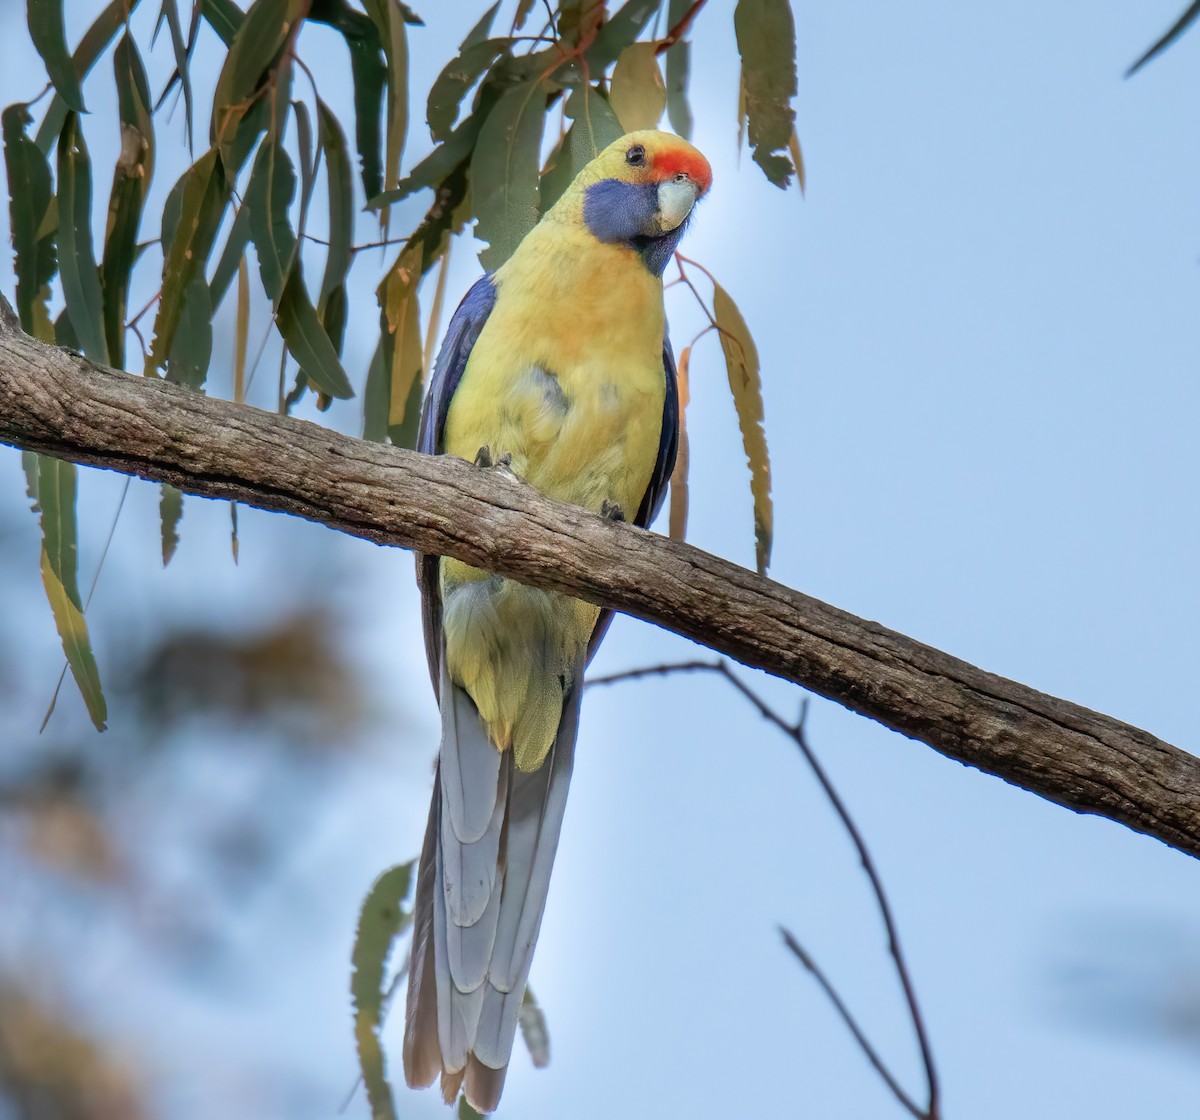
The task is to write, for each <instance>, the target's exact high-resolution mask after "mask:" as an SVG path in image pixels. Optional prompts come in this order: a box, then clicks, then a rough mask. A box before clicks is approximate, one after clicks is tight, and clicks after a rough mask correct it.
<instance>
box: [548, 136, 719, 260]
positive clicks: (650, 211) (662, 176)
mask: <svg viewBox="0 0 1200 1120" xmlns="http://www.w3.org/2000/svg"><path fill="white" fill-rule="evenodd" d="M711 183H712V169H711V168H710V167H709V165H708V160H706V159H705V158H704V156H702V155H701V154H700V153H699V152H698V151H697V150H696V149H695V148H693V147H692V145H691V144H689V143H688V142H687V141H686V140H681V139H680V138H679V137H678V136H672V135H671V134H670V133H667V132H656V131H653V130H646V131H643V132H630V133H627V134H626V135H624V136H622V137H621V139H620V140H617V141H615V142H614V143H612V144H610V145H609V146H608V147H607V148H605V149H604V151H602V152H601V153H600V154H599V155H598V156H597V157H596V158H595V159H594V160H592V162H591V163H589V164H588V165H587V166H586V167H585V168H584V169H583V170H582V171H581V172H580V173H579V177H578V178H577V179H576V180H575V182H574V184H572V187H571V193H577V194H578V196H579V198H580V201H581V203H582V217H583V221H584V224H585V225H586V226H587V228H588V230H589V232H590V233H591V234H592V235H593V236H594V237H596V238H597V239H598V240H600V241H604V242H608V243H617V244H623V245H627V246H629V247H630V248H632V249H634V250H636V251H637V252H638V253H639V254H641V256H642V259H643V260H644V261H645V262H646V267H647V268H649V269H650V271H651V272H653V273H655V274H656V275H659V276H661V275H662V272H663V269H665V268H666V266H667V262H668V261H669V260H670V259H671V254H672V253H674V251H675V247H676V245H677V244H678V243H679V239H680V238H681V237H682V236H683V230H684V227H685V226H686V225H687V221H688V218H690V217H691V214H692V209H693V207H694V206H695V205H696V200H697V199H699V198H700V197H702V196H703V195H704V193H705V192H706V191H707V190H708V188H709V186H710V185H711Z"/></svg>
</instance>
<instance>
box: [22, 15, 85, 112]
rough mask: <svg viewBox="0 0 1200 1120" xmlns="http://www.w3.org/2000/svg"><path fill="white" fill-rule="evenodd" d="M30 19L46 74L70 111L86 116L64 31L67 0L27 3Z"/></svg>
mask: <svg viewBox="0 0 1200 1120" xmlns="http://www.w3.org/2000/svg"><path fill="white" fill-rule="evenodd" d="M25 12H26V18H27V20H28V23H29V37H30V39H32V40H33V45H34V46H35V47H36V48H37V52H38V54H40V55H41V56H42V61H43V62H44V63H45V64H46V73H48V74H49V75H50V81H51V82H53V83H54V88H55V90H56V91H57V92H58V95H59V96H60V97H61V98H62V99H63V101H64V102H66V105H67V108H68V109H71V110H72V111H74V112H76V113H86V112H87V108H86V107H85V106H84V104H83V89H82V88H81V87H80V83H79V75H78V74H77V73H76V72H75V65H74V63H73V62H72V61H71V56H70V54H69V53H68V52H67V36H66V31H65V30H64V28H63V0H27V2H26V9H25Z"/></svg>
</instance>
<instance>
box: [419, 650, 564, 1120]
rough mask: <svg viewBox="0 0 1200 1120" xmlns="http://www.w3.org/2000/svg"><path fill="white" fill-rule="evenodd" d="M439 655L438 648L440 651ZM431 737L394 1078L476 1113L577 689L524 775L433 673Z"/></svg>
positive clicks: (503, 1018) (538, 898)
mask: <svg viewBox="0 0 1200 1120" xmlns="http://www.w3.org/2000/svg"><path fill="white" fill-rule="evenodd" d="M442 664H443V666H444V665H445V658H444V657H443V658H442ZM440 693H441V709H442V745H441V752H440V754H439V756H438V767H437V777H436V779H435V781H434V786H433V804H432V805H431V806H430V809H429V824H428V826H427V827H426V830H425V844H424V848H423V849H422V852H421V862H420V866H419V869H418V872H417V893H416V904H415V913H414V917H413V942H412V961H411V965H410V969H409V979H408V1007H407V1016H406V1021H405V1025H404V1076H405V1080H406V1081H407V1082H408V1084H409V1085H411V1086H414V1087H418V1088H423V1087H424V1086H426V1085H430V1084H432V1083H433V1081H434V1079H435V1078H436V1077H437V1076H438V1075H439V1074H440V1075H441V1078H442V1095H443V1096H444V1097H445V1099H446V1101H447V1103H453V1101H454V1100H455V1098H456V1097H457V1096H458V1091H459V1089H460V1087H461V1088H462V1089H463V1091H464V1092H465V1094H466V1098H467V1101H468V1102H469V1103H470V1105H471V1106H472V1107H473V1108H474V1109H476V1110H477V1111H479V1112H491V1111H493V1110H494V1109H495V1107H496V1105H497V1103H498V1102H499V1100H500V1091H501V1089H503V1087H504V1076H505V1073H506V1072H507V1070H508V1060H509V1055H510V1054H511V1053H512V1046H513V1039H514V1037H515V1035H516V1030H517V1018H518V1015H519V1014H520V1010H521V1000H522V998H523V997H524V995H525V985H526V982H527V981H528V979H529V964H530V961H531V960H532V958H533V947H534V945H535V944H536V943H537V937H538V930H539V929H540V928H541V924H542V912H543V910H544V909H545V906H546V892H547V890H548V889H549V886H550V871H551V868H552V867H553V864H554V853H555V849H556V848H557V847H558V837H559V832H560V830H561V828H562V819H563V810H564V809H565V807H566V803H567V787H568V785H569V784H570V780H571V766H572V763H573V762H574V757H575V736H576V734H577V732H578V728H579V703H580V698H581V695H582V693H581V688H580V686H579V685H578V684H577V685H576V686H575V687H574V688H572V689H571V691H570V692H568V693H567V695H566V697H565V698H564V701H563V714H562V720H561V722H560V723H559V727H558V734H557V736H556V737H555V740H554V746H553V747H552V748H551V749H550V753H549V754H548V755H547V757H546V760H545V762H543V763H542V766H541V767H540V768H539V769H538V770H535V771H533V772H531V773H525V772H523V771H521V770H518V769H517V768H516V767H515V766H514V765H513V757H512V751H511V750H510V751H505V752H500V751H498V750H497V749H496V748H495V746H493V745H492V743H491V741H490V740H489V739H488V735H487V732H486V731H485V730H484V727H483V724H482V723H481V722H480V719H479V714H478V712H477V711H476V710H475V705H474V703H473V702H472V700H471V698H470V697H469V696H468V695H467V693H466V692H465V691H464V690H463V689H461V688H459V687H458V686H457V685H455V684H453V683H452V682H451V681H450V680H449V678H448V676H447V675H446V670H445V668H444V667H443V669H442V678H441V689H440Z"/></svg>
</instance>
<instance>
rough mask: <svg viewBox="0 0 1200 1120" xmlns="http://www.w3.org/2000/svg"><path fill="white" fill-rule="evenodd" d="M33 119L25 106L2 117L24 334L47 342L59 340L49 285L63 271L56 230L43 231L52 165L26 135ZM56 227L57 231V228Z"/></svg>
mask: <svg viewBox="0 0 1200 1120" xmlns="http://www.w3.org/2000/svg"><path fill="white" fill-rule="evenodd" d="M32 120H33V118H32V117H31V116H30V114H29V108H28V106H26V105H23V104H18V105H10V106H9V107H8V108H7V109H5V110H4V113H3V115H2V116H0V130H2V131H3V134H4V162H5V166H6V168H7V171H8V199H9V202H8V207H9V209H8V213H9V228H10V230H11V231H12V243H13V251H14V261H13V271H14V272H15V273H16V277H17V313H18V314H19V316H20V318H21V329H22V330H24V331H25V333H26V334H29V335H32V336H33V337H34V338H40V339H41V340H42V341H43V342H52V341H53V340H54V327H53V325H52V324H51V322H50V312H49V300H50V281H51V280H52V279H54V273H55V272H56V271H57V270H58V260H57V256H56V252H55V245H54V230H53V229H52V230H51V231H49V232H46V233H43V232H42V226H43V224H44V222H45V220H46V217H47V215H48V214H49V212H50V210H51V206H52V203H53V201H54V188H53V185H52V184H51V181H50V165H49V164H48V163H47V162H46V157H45V156H44V155H43V154H42V151H41V149H40V148H39V147H38V146H37V145H36V144H35V143H34V142H33V141H32V140H30V139H29V137H28V136H27V135H26V134H25V129H26V127H27V126H28V125H29V124H30V123H31V122H32ZM57 224H58V223H57V222H55V223H54V227H55V228H57Z"/></svg>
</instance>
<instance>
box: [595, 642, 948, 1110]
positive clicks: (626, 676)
mask: <svg viewBox="0 0 1200 1120" xmlns="http://www.w3.org/2000/svg"><path fill="white" fill-rule="evenodd" d="M698 672H699V673H716V674H717V675H718V676H721V677H724V678H725V680H727V681H728V682H729V683H730V684H731V685H732V686H733V687H734V688H735V689H737V691H738V692H740V693H741V694H742V696H744V697H745V698H746V699H747V700H748V701H749V702H750V703H751V704H752V705H753V706H754V707H755V708H757V709H758V713H759V715H761V716H762V717H763V719H765V720H767V721H768V722H769V723H772V724H774V725H775V726H776V727H777V728H778V729H779V730H780V731H782V732H783V733H784V734H785V735H786V736H787V737H788V738H789V739H791V740H792V742H794V743H795V744H796V747H797V749H798V750H799V751H800V753H801V754H802V755H803V756H804V761H805V762H807V763H808V766H809V768H810V769H811V770H812V772H813V774H814V776H815V777H816V779H817V783H818V784H819V785H820V787H821V790H822V792H823V793H824V794H825V796H826V798H827V799H828V801H829V803H830V805H831V806H832V807H833V811H834V812H835V813H836V814H837V817H838V819H839V820H840V821H841V822H842V826H843V827H844V828H845V830H846V832H847V833H848V834H849V836H850V840H851V842H852V843H853V844H854V848H855V850H856V851H857V852H858V858H859V861H860V862H861V863H862V867H863V871H865V872H866V875H867V879H868V880H869V881H870V884H871V891H872V893H873V894H874V895H875V902H876V904H877V905H878V907H879V913H880V916H881V918H882V919H883V925H884V929H885V930H886V932H887V939H888V952H889V954H890V955H891V958H892V963H893V964H894V965H895V968H896V975H897V977H898V978H899V980H900V987H901V989H902V991H903V993H904V1001H905V1003H906V1004H907V1006H908V1014H909V1018H910V1020H911V1021H912V1026H913V1032H914V1034H915V1035H916V1038H917V1045H918V1047H919V1049H920V1051H921V1061H922V1064H923V1065H924V1067H925V1082H926V1086H927V1088H928V1097H929V1103H928V1105H927V1106H926V1107H925V1108H921V1107H920V1106H919V1105H917V1104H916V1103H915V1102H914V1101H913V1099H912V1098H911V1097H910V1096H909V1095H908V1094H907V1093H906V1092H905V1091H904V1089H903V1088H902V1087H901V1085H900V1083H899V1082H898V1081H897V1080H896V1078H895V1076H894V1075H893V1074H892V1072H891V1071H890V1070H889V1069H888V1067H887V1065H886V1064H885V1063H884V1061H883V1059H882V1058H881V1057H880V1056H879V1053H878V1052H877V1051H876V1050H875V1048H874V1047H873V1046H872V1045H871V1043H870V1041H869V1040H868V1039H867V1037H866V1035H865V1034H864V1033H863V1030H862V1028H861V1027H859V1025H858V1022H857V1020H856V1019H855V1018H854V1016H853V1014H852V1013H851V1012H850V1010H849V1008H847V1007H846V1005H845V1003H844V1002H843V1001H842V999H841V997H840V996H839V995H838V993H837V990H836V989H835V988H834V987H833V985H832V984H831V983H830V981H829V980H828V978H827V977H826V976H825V974H824V973H823V972H822V971H821V969H820V968H819V967H818V966H817V964H816V962H815V961H814V960H813V959H812V957H811V956H809V954H808V953H807V952H806V951H805V950H804V949H803V948H802V947H801V945H800V943H799V942H798V941H797V940H796V938H795V936H794V935H793V934H792V933H791V932H789V931H788V930H786V929H781V933H782V934H783V940H784V943H785V944H786V945H787V947H788V949H789V950H791V952H792V953H793V954H794V955H795V957H796V958H797V959H798V960H799V961H800V963H801V964H802V965H804V967H805V968H806V969H808V971H809V972H811V973H812V975H813V976H814V978H815V979H816V981H817V983H818V984H819V985H820V986H821V989H822V990H823V991H824V992H825V994H826V996H827V997H828V998H829V1001H830V1002H831V1003H832V1004H833V1006H834V1008H835V1009H836V1010H837V1012H838V1014H839V1015H840V1016H841V1018H842V1021H843V1022H844V1023H845V1024H846V1027H847V1028H848V1029H849V1031H850V1033H851V1034H852V1035H853V1036H854V1040H855V1041H856V1042H857V1043H858V1045H859V1047H860V1049H861V1050H862V1051H863V1054H864V1055H865V1056H866V1058H867V1060H868V1061H869V1062H870V1063H871V1065H872V1066H873V1067H874V1068H875V1071H876V1072H877V1073H878V1074H879V1076H880V1077H881V1078H883V1080H884V1082H885V1084H886V1085H887V1087H888V1088H889V1089H890V1090H891V1091H892V1093H893V1095H894V1096H895V1097H896V1100H897V1101H899V1103H900V1104H901V1105H902V1106H903V1107H904V1108H905V1109H906V1110H907V1111H908V1112H910V1113H911V1114H912V1115H913V1116H915V1117H917V1120H940V1117H941V1109H940V1096H939V1089H938V1076H937V1068H936V1066H935V1065H934V1061H933V1051H932V1049H931V1047H930V1045H929V1037H928V1034H927V1032H926V1029H925V1021H924V1019H923V1018H922V1016H921V1010H920V1007H919V1006H918V1004H917V994H916V990H915V988H914V987H913V982H912V977H911V976H910V975H909V971H908V965H907V963H906V962H905V959H904V953H903V951H902V950H901V948H900V935H899V933H898V931H897V928H896V920H895V918H894V916H893V915H892V908H891V904H890V903H889V902H888V898H887V894H886V892H885V891H884V889H883V880H882V879H881V878H880V876H879V871H878V870H877V868H876V867H875V861H874V860H873V859H872V858H871V853H870V851H869V849H868V848H867V844H866V841H865V840H864V839H863V836H862V833H861V832H859V830H858V826H857V825H856V824H855V823H854V818H853V817H852V816H851V814H850V810H849V809H847V808H846V804H845V802H843V801H842V798H841V796H840V795H839V794H838V792H837V790H836V789H835V788H834V785H833V783H832V781H831V780H830V778H829V775H828V774H826V772H825V769H824V767H823V766H822V765H821V763H820V762H819V761H818V759H817V756H816V755H815V754H814V753H813V749H812V746H811V745H810V744H809V742H808V737H807V735H806V733H805V720H806V717H807V715H808V702H807V700H805V701H804V702H803V703H802V704H801V706H800V714H799V716H798V717H797V719H796V722H795V723H789V722H788V721H787V720H785V719H784V718H783V717H782V716H781V715H779V714H778V713H777V712H776V711H775V710H774V709H773V708H771V707H770V706H769V705H768V704H767V703H766V702H765V701H764V700H763V699H762V698H761V697H760V696H759V695H758V694H757V693H756V692H755V691H754V690H753V689H752V688H750V687H749V686H748V685H746V684H745V683H743V681H742V680H741V678H740V677H738V676H737V675H736V674H735V673H734V672H733V670H732V669H731V668H730V667H729V663H728V662H726V661H679V662H673V663H668V664H664V665H652V666H648V667H645V668H640V669H628V670H626V671H624V672H620V673H611V674H609V675H607V676H603V677H593V678H592V679H591V680H589V681H588V682H587V684H588V686H592V685H609V684H617V683H619V682H620V681H631V680H639V679H641V678H643V677H655V676H657V677H661V676H668V675H670V674H672V673H698Z"/></svg>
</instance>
